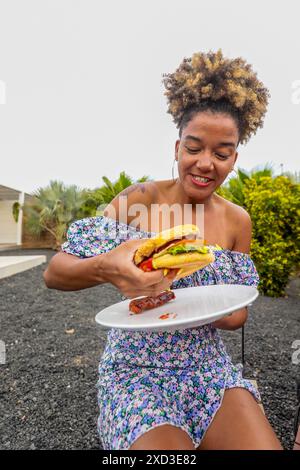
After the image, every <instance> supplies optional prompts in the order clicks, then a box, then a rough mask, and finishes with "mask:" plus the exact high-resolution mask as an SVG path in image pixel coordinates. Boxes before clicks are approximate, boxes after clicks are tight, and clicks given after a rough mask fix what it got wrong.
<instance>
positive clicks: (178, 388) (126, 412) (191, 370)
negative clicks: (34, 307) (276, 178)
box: [62, 217, 260, 450]
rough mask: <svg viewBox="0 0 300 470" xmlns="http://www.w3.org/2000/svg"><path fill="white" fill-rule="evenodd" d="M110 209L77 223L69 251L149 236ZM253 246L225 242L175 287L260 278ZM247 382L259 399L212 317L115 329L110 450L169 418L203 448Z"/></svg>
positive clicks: (105, 368) (107, 410)
mask: <svg viewBox="0 0 300 470" xmlns="http://www.w3.org/2000/svg"><path fill="white" fill-rule="evenodd" d="M153 235H155V234H154V233H149V232H143V231H140V230H136V229H135V228H134V227H131V226H128V225H126V224H122V223H117V222H116V221H114V220H112V219H109V218H107V217H90V218H86V219H83V220H79V221H76V222H74V223H73V224H71V225H70V227H69V229H68V233H67V241H66V242H65V243H64V244H63V245H62V250H63V251H64V252H66V253H70V254H72V255H76V256H78V257H80V258H86V257H91V256H96V255H99V254H102V253H106V252H108V251H110V250H111V249H113V248H115V247H116V246H118V245H119V244H120V243H122V242H123V241H126V240H129V239H133V238H136V239H138V238H149V237H151V236H153ZM258 282H259V277H258V274H257V271H256V269H255V266H254V264H253V261H252V260H251V258H250V256H249V255H248V254H245V253H240V252H236V251H231V250H227V249H220V250H218V251H215V261H214V263H212V264H211V265H209V266H206V267H205V268H203V269H201V270H199V271H197V272H195V273H193V274H192V275H191V276H187V277H185V278H183V279H180V280H179V281H175V282H174V283H173V284H172V288H173V289H177V288H182V287H191V286H199V285H213V284H245V285H252V286H257V285H258ZM234 387H241V388H244V389H246V390H248V391H249V392H250V393H252V395H253V396H254V398H255V399H256V400H257V401H259V400H260V396H259V394H258V392H257V390H256V388H255V387H253V385H252V384H251V382H250V381H248V380H246V379H244V378H243V376H242V365H241V364H237V365H234V364H233V363H232V362H231V359H230V357H229V355H228V354H227V352H226V349H225V346H224V344H223V341H222V339H221V337H220V336H219V333H218V331H217V330H216V329H215V328H213V327H212V326H211V325H204V326H201V327H198V328H191V329H185V330H177V331H175V332H140V331H136V332H129V331H122V330H119V329H111V330H110V331H109V332H108V335H107V343H106V347H105V350H104V352H103V355H102V357H101V360H100V364H99V380H98V384H97V388H98V405H99V410H100V414H99V418H98V432H99V435H100V439H101V442H102V446H103V448H104V449H106V450H113V449H129V448H130V446H131V445H132V444H133V442H134V441H135V440H136V439H137V438H138V437H140V436H141V435H142V434H143V433H145V432H147V431H149V430H150V429H153V428H154V427H156V426H160V425H163V424H171V425H174V426H178V427H180V428H181V429H183V430H184V431H185V432H186V433H187V434H188V435H189V436H190V438H191V439H192V441H193V444H194V446H195V448H197V447H198V446H199V445H200V443H201V440H202V439H203V436H204V434H205V432H206V430H207V429H208V427H209V425H210V423H211V421H212V419H213V417H214V415H215V413H216V412H217V410H218V409H219V407H220V406H221V403H222V398H223V395H224V391H225V390H226V389H229V388H234Z"/></svg>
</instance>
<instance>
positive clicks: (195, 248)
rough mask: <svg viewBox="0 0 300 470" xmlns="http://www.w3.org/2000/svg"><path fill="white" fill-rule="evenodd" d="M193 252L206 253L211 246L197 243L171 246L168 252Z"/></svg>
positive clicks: (173, 253) (175, 253)
mask: <svg viewBox="0 0 300 470" xmlns="http://www.w3.org/2000/svg"><path fill="white" fill-rule="evenodd" d="M193 252H197V253H202V254H206V253H208V252H209V248H208V247H207V246H195V245H188V244H186V245H177V246H171V248H169V249H168V250H167V253H169V254H171V255H179V254H181V253H193Z"/></svg>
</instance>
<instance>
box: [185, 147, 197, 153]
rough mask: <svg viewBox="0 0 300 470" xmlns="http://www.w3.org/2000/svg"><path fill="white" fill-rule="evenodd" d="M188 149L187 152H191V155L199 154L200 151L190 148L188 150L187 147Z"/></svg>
mask: <svg viewBox="0 0 300 470" xmlns="http://www.w3.org/2000/svg"><path fill="white" fill-rule="evenodd" d="M186 149H187V151H188V152H190V153H198V152H199V150H197V149H189V148H187V147H186Z"/></svg>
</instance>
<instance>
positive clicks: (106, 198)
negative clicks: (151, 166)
mask: <svg viewBox="0 0 300 470" xmlns="http://www.w3.org/2000/svg"><path fill="white" fill-rule="evenodd" d="M102 180H103V182H104V186H102V187H101V188H99V189H98V192H99V195H100V197H101V202H102V204H104V203H105V204H109V203H110V202H111V201H112V200H113V199H114V198H115V197H116V196H117V195H118V194H119V193H120V192H122V191H123V190H124V189H126V188H128V186H131V185H132V184H134V181H133V179H132V178H131V177H130V176H128V175H126V173H125V171H122V172H121V173H120V175H119V178H118V179H117V181H115V183H112V182H111V181H110V180H109V179H108V178H107V177H106V176H103V177H102ZM148 180H149V177H148V176H142V177H141V178H139V179H138V180H137V181H136V183H143V182H145V181H148Z"/></svg>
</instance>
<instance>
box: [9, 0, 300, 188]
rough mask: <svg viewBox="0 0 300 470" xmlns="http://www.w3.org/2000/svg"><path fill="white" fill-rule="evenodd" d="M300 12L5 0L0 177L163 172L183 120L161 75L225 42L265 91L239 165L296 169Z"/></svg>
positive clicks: (132, 1)
mask: <svg viewBox="0 0 300 470" xmlns="http://www.w3.org/2000/svg"><path fill="white" fill-rule="evenodd" d="M297 5H298V6H297ZM299 18H300V7H299V3H298V2H297V1H295V0H287V1H285V2H262V1H261V0H251V2H241V1H237V0H226V2H224V1H217V0H216V1H214V2H207V1H201V0H184V1H183V0H181V1H179V0H163V1H162V0H151V1H150V0H148V1H143V0H126V1H121V0H119V1H110V2H104V1H101V0H73V1H71V0H26V1H24V0H0V80H1V86H2V91H1V90H0V99H1V96H2V98H3V90H4V86H5V104H0V152H1V170H0V184H4V185H6V186H10V187H13V188H16V189H20V190H25V191H27V192H31V191H33V190H35V189H36V188H37V187H39V186H45V185H47V184H48V183H49V181H50V180H51V179H59V180H62V181H64V182H65V183H66V184H77V185H78V186H80V187H90V188H94V187H96V186H99V185H100V184H102V180H101V177H102V176H103V175H106V176H108V177H109V178H110V179H112V180H114V179H115V178H116V177H117V176H118V174H119V173H120V171H122V170H125V171H126V172H127V173H128V174H129V175H131V176H132V177H133V178H138V177H140V176H142V175H144V174H146V175H150V176H151V177H153V178H155V179H166V178H170V177H171V169H172V163H173V159H174V145H175V140H176V139H177V136H178V131H177V129H176V127H175V125H174V124H173V122H172V117H171V116H170V115H169V114H167V112H166V110H167V104H166V100H165V97H164V94H163V93H164V87H163V84H162V82H161V80H162V74H163V73H168V72H173V71H174V70H175V69H176V68H177V67H178V65H179V64H180V62H181V61H182V59H183V57H190V56H191V55H192V54H193V53H194V52H196V51H208V50H209V49H212V50H217V49H218V48H220V47H221V48H222V49H223V53H224V55H226V56H228V57H231V58H234V57H236V56H242V57H244V58H245V59H246V60H247V61H248V62H250V63H251V64H252V65H253V68H254V70H255V71H257V73H258V76H259V78H260V79H261V80H262V81H263V82H264V83H265V84H266V86H268V88H269V89H270V92H271V101H270V105H269V111H268V114H267V116H266V119H265V125H264V128H263V129H260V130H259V131H258V132H257V134H256V136H254V137H252V140H250V142H249V143H248V144H247V145H246V146H242V147H241V148H240V154H239V160H238V166H239V167H241V168H245V169H252V168H253V167H255V166H257V165H259V164H261V165H262V164H265V163H273V166H274V169H275V172H277V173H280V171H281V167H280V164H281V163H283V164H284V167H283V168H284V170H291V171H299V169H300V165H299V161H300V138H299V129H300V103H299V104H296V102H295V103H293V102H292V96H293V93H295V91H293V89H292V86H293V83H294V86H297V83H296V85H295V82H296V81H297V80H300V40H299ZM299 83H300V82H299ZM299 88H300V85H299ZM1 93H2V95H1ZM2 101H3V100H2ZM294 101H295V100H294ZM298 101H300V99H299V100H298Z"/></svg>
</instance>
